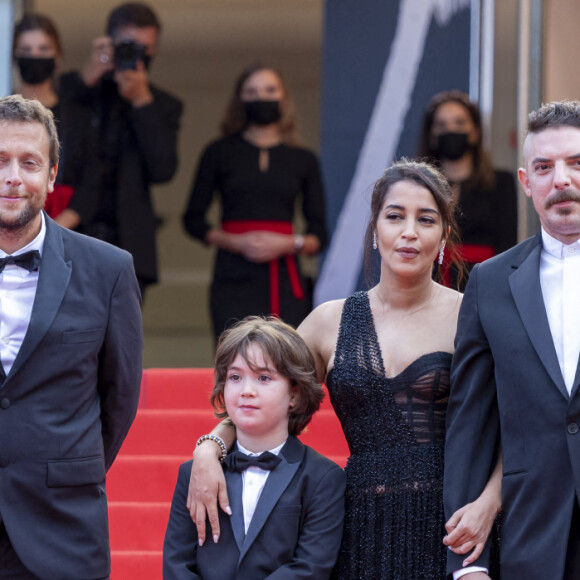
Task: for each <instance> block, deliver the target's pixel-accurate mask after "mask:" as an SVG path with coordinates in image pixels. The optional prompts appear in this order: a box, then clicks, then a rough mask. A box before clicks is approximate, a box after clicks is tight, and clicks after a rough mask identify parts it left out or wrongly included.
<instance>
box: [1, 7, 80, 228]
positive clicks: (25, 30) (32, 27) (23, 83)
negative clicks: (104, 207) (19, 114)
mask: <svg viewBox="0 0 580 580" xmlns="http://www.w3.org/2000/svg"><path fill="white" fill-rule="evenodd" d="M12 53H13V58H14V65H15V67H16V68H17V70H18V73H19V76H20V83H19V85H18V88H19V93H20V94H21V95H22V96H23V97H24V98H26V99H37V100H38V101H40V103H41V104H43V105H44V106H45V107H47V108H48V109H50V110H51V111H52V114H53V115H54V117H55V119H57V121H58V122H57V128H58V133H59V139H60V142H61V154H60V163H59V168H58V174H57V177H56V182H55V185H54V191H53V192H52V193H51V194H50V195H48V196H47V200H46V204H45V208H44V209H45V211H46V212H47V214H48V215H49V216H50V217H51V218H53V219H55V220H56V221H57V222H58V223H59V224H60V225H62V226H65V227H67V228H74V227H75V226H76V225H77V224H78V220H77V219H76V216H75V212H73V211H71V210H68V209H67V208H68V205H69V203H70V200H71V197H72V196H73V194H74V191H75V188H77V187H79V185H80V184H81V183H82V182H83V180H86V179H87V177H86V176H84V175H83V172H82V170H81V168H82V159H83V158H84V157H85V156H86V154H87V153H88V144H87V139H86V136H85V134H84V133H82V132H79V131H75V130H74V128H73V127H72V121H73V119H84V123H86V121H87V120H88V111H87V110H86V109H84V108H83V107H80V106H75V105H73V104H70V105H68V106H65V105H63V102H62V98H61V95H60V91H59V89H58V83H57V81H56V70H57V68H58V66H59V64H60V61H61V58H62V44H61V41H60V35H59V33H58V30H57V28H56V26H55V24H54V22H53V21H52V20H51V19H50V18H48V17H47V16H44V15H42V14H37V13H27V14H25V15H24V16H23V17H22V19H21V20H20V21H19V22H17V23H16V25H15V27H14V35H13V45H12Z"/></svg>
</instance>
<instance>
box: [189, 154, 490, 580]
mask: <svg viewBox="0 0 580 580" xmlns="http://www.w3.org/2000/svg"><path fill="white" fill-rule="evenodd" d="M371 211H372V217H371V221H370V223H369V226H368V230H367V236H366V248H367V250H368V251H374V252H378V253H379V255H380V263H381V273H380V281H379V283H378V284H377V285H376V286H374V287H373V288H372V289H371V290H369V291H368V292H358V293H356V294H354V295H353V296H351V297H350V298H347V299H346V300H335V301H331V302H327V303H325V304H322V305H321V306H319V307H318V308H316V310H314V311H313V312H312V313H311V314H310V315H309V316H308V317H307V318H306V320H305V321H304V322H303V323H302V324H301V326H300V327H299V329H298V331H299V332H300V334H301V335H302V336H303V338H304V339H305V340H306V342H307V344H308V345H309V347H310V348H311V350H312V352H313V354H314V356H315V359H316V364H317V371H318V378H319V379H320V380H326V383H327V386H328V389H329V393H330V398H331V402H332V405H333V407H334V409H335V411H336V413H337V416H338V418H339V420H340V422H341V425H342V428H343V430H344V433H345V436H346V439H347V442H348V444H349V449H350V452H351V456H350V457H349V460H348V463H347V467H346V473H347V492H346V516H345V528H344V535H343V541H342V547H341V552H340V555H339V561H338V564H337V569H336V577H337V578H340V579H359V578H368V579H373V580H374V579H378V578H380V579H381V580H402V579H405V580H407V579H418V578H429V579H430V580H444V578H446V572H445V564H446V563H445V560H446V557H445V556H446V547H445V546H444V544H443V537H444V535H445V518H444V512H443V493H442V492H443V490H442V487H443V449H444V442H445V441H444V440H445V415H446V407H447V400H448V395H449V369H450V364H451V356H452V353H453V340H454V337H455V330H456V325H457V316H458V312H459V306H460V303H461V294H459V293H458V292H456V291H454V290H451V289H449V288H446V287H444V286H442V285H441V284H439V283H437V282H435V281H434V280H433V279H432V269H433V263H434V261H435V259H436V258H437V257H438V256H439V255H440V254H441V253H445V252H450V253H451V254H452V255H453V253H454V246H455V245H456V243H457V235H456V229H457V228H456V225H455V221H454V218H453V205H452V200H451V191H450V188H449V186H448V184H447V182H446V181H445V179H444V178H443V177H442V175H441V174H440V173H439V172H438V171H437V170H435V169H434V168H432V167H431V166H429V165H426V164H420V163H412V162H400V163H397V164H395V165H394V166H393V167H391V168H389V169H387V170H386V172H385V174H384V176H383V177H382V178H381V179H380V180H379V181H378V182H377V183H376V185H375V188H374V191H373V198H372V210H371ZM371 247H373V248H375V249H374V250H371ZM230 429H231V428H230ZM214 433H217V434H218V435H219V436H221V437H222V438H223V439H225V440H226V444H227V443H228V442H230V441H232V440H233V437H232V433H231V432H228V428H227V427H226V426H225V425H220V426H218V428H217V429H216V431H214ZM204 446H205V448H204ZM202 448H204V449H202ZM218 451H219V448H218V446H217V445H215V444H214V443H213V442H211V441H210V442H206V443H203V444H202V445H201V446H200V448H199V451H198V450H196V462H195V466H194V469H195V470H196V471H195V472H194V474H193V477H192V490H191V493H192V497H191V500H193V497H196V498H199V499H200V502H203V503H204V504H205V505H206V506H208V510H209V509H211V499H213V501H214V502H215V496H214V497H213V498H212V497H211V494H209V495H206V496H205V497H203V495H204V494H203V493H202V489H203V486H202V485H200V484H199V483H198V478H199V479H203V481H204V484H205V485H206V486H207V484H208V482H210V481H212V482H213V480H214V478H215V479H217V478H218V477H220V476H221V469H220V470H219V471H217V470H216V471H215V472H213V473H212V474H211V475H207V473H204V471H203V470H204V469H206V468H207V465H208V464H209V463H213V464H216V463H217V461H215V458H216V457H217V452H218ZM206 455H207V456H208V457H211V461H210V460H208V459H207V458H206ZM210 488H211V486H210ZM213 489H215V487H214V488H213ZM204 491H205V490H204ZM221 501H222V500H220V502H221ZM222 507H223V503H222ZM499 507H500V473H499V471H498V469H496V471H495V472H494V474H493V476H492V477H491V478H490V481H489V483H488V485H487V487H486V489H485V490H484V491H483V493H482V495H481V496H480V497H479V498H478V499H477V500H476V501H475V502H473V503H472V504H470V505H469V506H468V507H466V508H463V509H462V510H459V512H458V513H456V514H455V515H454V516H453V518H452V520H453V521H452V522H451V523H450V524H449V527H448V531H451V530H452V529H453V528H457V529H458V530H459V528H463V529H462V532H461V533H459V534H458V533H457V532H456V533H455V535H454V538H455V539H456V540H457V538H458V537H461V539H459V540H458V541H452V542H451V544H453V549H455V550H457V551H458V552H459V553H466V552H467V551H469V550H470V549H471V548H473V547H474V546H475V547H476V550H477V551H478V552H479V551H480V550H481V549H482V548H483V544H484V543H485V540H486V539H487V535H488V534H489V531H490V529H491V526H492V523H493V521H494V519H495V516H496V514H497V511H498V510H499ZM191 509H192V513H195V511H196V509H197V506H193V507H192V508H191ZM214 509H215V507H214ZM475 522H478V523H477V524H475ZM476 528H477V530H476ZM477 555H478V554H472V555H471V556H470V557H469V558H467V562H466V564H469V563H470V562H472V561H473V560H474V559H476V557H477ZM476 576H477V572H474V576H472V577H476Z"/></svg>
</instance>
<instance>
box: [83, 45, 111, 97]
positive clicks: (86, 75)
mask: <svg viewBox="0 0 580 580" xmlns="http://www.w3.org/2000/svg"><path fill="white" fill-rule="evenodd" d="M114 66H115V65H114V64H113V42H112V40H111V38H110V37H108V36H101V37H99V38H95V40H93V45H92V49H91V54H90V56H89V60H88V62H87V63H86V64H85V66H84V68H83V72H82V77H83V81H84V83H85V85H87V86H88V87H94V86H95V85H96V84H97V83H98V82H99V81H100V80H101V78H102V76H103V75H104V74H105V73H107V72H109V71H111V70H113V68H114Z"/></svg>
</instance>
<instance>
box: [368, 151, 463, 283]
mask: <svg viewBox="0 0 580 580" xmlns="http://www.w3.org/2000/svg"><path fill="white" fill-rule="evenodd" d="M399 181H410V182H412V183H416V184H417V185H420V186H421V187H425V188H426V189H428V190H429V191H430V192H431V195H432V196H433V199H434V200H435V204H436V205H437V211H438V212H439V215H440V216H441V224H442V227H443V233H445V232H449V233H448V235H447V236H446V244H445V252H449V256H450V259H451V263H452V264H453V265H454V266H455V268H456V269H457V287H459V286H460V284H461V281H462V280H463V277H464V276H465V264H464V263H463V260H462V259H461V257H460V256H459V254H458V251H457V248H458V246H459V244H460V243H461V242H460V236H459V227H458V226H457V221H456V220H455V203H454V201H453V194H452V192H451V186H450V185H449V182H448V181H447V179H445V177H444V176H443V174H442V173H441V172H440V171H439V170H438V169H437V168H436V167H434V166H433V165H430V164H429V163H425V162H422V161H410V160H408V159H401V160H400V161H397V162H396V163H394V164H393V165H391V167H389V168H388V169H386V170H385V172H384V173H383V176H382V177H381V178H380V179H379V180H378V181H377V182H376V183H375V185H374V188H373V194H372V198H371V217H370V220H369V223H368V225H367V230H366V234H365V246H364V263H365V275H366V279H367V283H368V284H369V286H370V285H372V283H373V280H371V276H370V271H371V253H372V251H373V249H372V243H373V233H374V232H375V229H376V227H377V220H378V218H379V215H380V212H381V209H382V208H383V206H384V204H385V199H386V197H387V195H388V194H389V190H390V189H391V187H392V186H393V185H395V183H399ZM435 275H436V278H437V280H438V281H439V282H442V280H443V272H442V268H441V267H440V266H439V265H437V272H436V273H435Z"/></svg>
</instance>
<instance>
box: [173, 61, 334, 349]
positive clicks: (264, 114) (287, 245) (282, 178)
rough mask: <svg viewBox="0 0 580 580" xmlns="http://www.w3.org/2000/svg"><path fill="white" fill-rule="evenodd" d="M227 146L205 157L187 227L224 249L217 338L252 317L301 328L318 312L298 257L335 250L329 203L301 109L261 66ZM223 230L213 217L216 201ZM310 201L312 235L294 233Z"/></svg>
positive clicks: (243, 83) (242, 95) (246, 87)
mask: <svg viewBox="0 0 580 580" xmlns="http://www.w3.org/2000/svg"><path fill="white" fill-rule="evenodd" d="M222 133H223V135H224V136H223V137H222V138H221V139H219V140H217V141H214V142H213V143H211V144H210V145H209V146H208V147H207V149H206V150H205V151H204V153H203V155H202V157H201V160H200V162H199V166H198V168H197V173H196V175H195V178H194V183H193V188H192V190H191V195H190V198H189V201H188V204H187V208H186V212H185V214H184V217H183V221H184V225H185V228H186V230H187V232H188V233H189V234H190V235H191V236H193V237H194V238H197V239H199V240H201V241H202V242H204V243H205V244H207V245H209V246H215V247H217V248H218V249H219V251H218V254H217V259H216V262H215V266H214V274H213V282H212V285H211V292H210V310H211V319H212V324H213V331H214V335H215V338H216V340H217V337H218V336H219V335H220V334H221V332H223V331H224V330H225V329H226V328H228V327H229V326H231V325H232V324H234V323H235V322H236V321H237V320H239V319H241V318H244V317H245V316H248V315H269V314H272V315H276V316H280V317H281V318H282V319H283V320H284V321H285V322H287V323H289V324H291V325H293V326H297V325H298V324H299V323H300V322H301V321H302V320H303V319H304V317H305V316H306V315H307V314H308V313H309V312H310V310H311V300H310V296H309V295H310V292H309V289H308V288H307V287H306V284H305V281H304V279H303V278H302V276H301V274H300V272H299V270H298V264H297V262H296V259H295V255H296V254H307V255H311V254H315V253H317V252H318V251H320V249H321V248H322V247H323V246H324V244H325V243H326V227H325V213H324V211H325V210H324V195H323V190H322V181H321V178H320V172H319V167H318V161H317V158H316V156H315V155H314V153H312V152H311V151H308V150H306V149H304V148H302V147H299V146H297V145H296V142H297V139H296V136H295V131H294V107H293V105H292V101H291V99H290V96H289V94H288V90H287V88H286V86H285V84H284V82H283V80H282V78H281V76H280V74H279V73H278V71H276V70H274V69H272V68H270V67H265V66H261V65H256V66H252V67H250V68H248V69H246V70H245V71H244V72H243V73H242V75H241V76H240V77H239V78H238V80H237V82H236V85H235V89H234V93H233V95H232V98H231V100H230V103H229V106H228V108H227V110H226V114H225V118H224V121H223V123H222ZM216 192H217V193H219V196H220V201H221V209H222V216H221V225H220V226H219V227H214V226H212V225H210V224H209V223H208V221H207V220H206V213H207V210H208V208H209V206H210V204H211V201H212V199H213V196H214V193H216ZM300 195H301V196H302V212H303V214H304V217H305V219H306V233H305V235H297V234H295V232H294V230H293V226H292V222H293V220H294V214H295V207H296V200H297V198H298V197H299V196H300Z"/></svg>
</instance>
